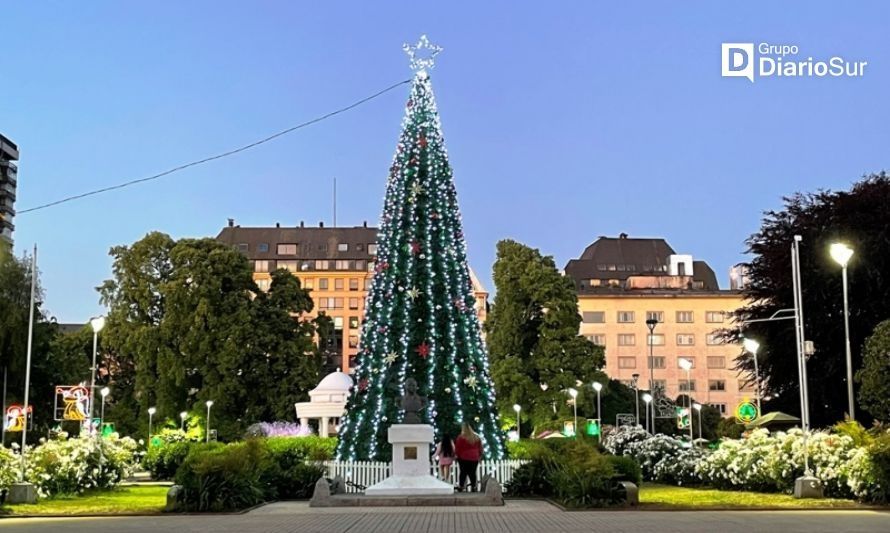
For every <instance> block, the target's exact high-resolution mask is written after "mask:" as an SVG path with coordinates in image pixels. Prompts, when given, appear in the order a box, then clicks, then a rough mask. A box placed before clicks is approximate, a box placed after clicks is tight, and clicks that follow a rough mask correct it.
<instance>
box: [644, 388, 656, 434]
mask: <svg viewBox="0 0 890 533" xmlns="http://www.w3.org/2000/svg"><path fill="white" fill-rule="evenodd" d="M643 401H644V402H646V431H648V432H649V433H651V434H653V435H654V434H655V431H654V429H655V428H652V430H650V429H649V404H650V403H651V402H652V395H651V394H649V393H648V392H647V393H645V394H643Z"/></svg>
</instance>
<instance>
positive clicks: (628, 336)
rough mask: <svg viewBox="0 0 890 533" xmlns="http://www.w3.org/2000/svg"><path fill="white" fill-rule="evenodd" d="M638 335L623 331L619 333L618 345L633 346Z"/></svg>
mask: <svg viewBox="0 0 890 533" xmlns="http://www.w3.org/2000/svg"><path fill="white" fill-rule="evenodd" d="M636 342H637V337H636V335H634V334H633V333H621V334H619V335H618V346H633V345H634V344H636Z"/></svg>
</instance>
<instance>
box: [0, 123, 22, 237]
mask: <svg viewBox="0 0 890 533" xmlns="http://www.w3.org/2000/svg"><path fill="white" fill-rule="evenodd" d="M18 159H19V148H18V146H16V145H15V143H13V142H12V141H10V140H9V139H7V138H6V137H4V136H3V135H0V246H3V247H5V248H7V249H9V250H12V232H13V230H14V229H15V225H14V224H13V223H12V220H13V217H15V209H14V208H13V204H14V203H15V192H16V184H17V182H18V167H16V165H15V163H14V161H18Z"/></svg>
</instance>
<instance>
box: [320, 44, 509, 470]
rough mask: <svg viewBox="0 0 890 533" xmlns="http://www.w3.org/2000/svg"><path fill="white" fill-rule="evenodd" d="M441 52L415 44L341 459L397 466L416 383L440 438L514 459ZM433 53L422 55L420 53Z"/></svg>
mask: <svg viewBox="0 0 890 533" xmlns="http://www.w3.org/2000/svg"><path fill="white" fill-rule="evenodd" d="M440 50H441V49H440V48H439V47H436V46H434V45H432V44H430V43H429V41H428V40H427V39H425V38H422V39H421V42H420V43H418V45H417V46H413V47H410V46H406V51H409V55H410V56H411V58H412V68H414V69H415V71H416V72H415V76H414V80H413V83H412V86H411V94H410V96H409V98H408V103H407V105H406V110H405V117H404V120H403V122H402V132H401V135H400V138H399V142H398V144H397V145H396V150H395V156H394V158H393V162H392V164H391V165H390V167H389V176H388V179H387V181H386V194H385V196H384V201H383V211H382V214H381V217H380V220H381V224H380V226H379V229H378V235H377V264H376V267H375V269H374V276H373V278H372V280H371V283H370V285H369V287H368V296H367V300H366V305H365V309H366V314H365V321H364V322H363V324H362V335H361V347H360V349H359V352H358V357H357V360H356V368H355V373H356V380H357V381H356V382H357V383H358V385H357V386H356V391H358V392H359V393H358V394H352V395H351V396H350V398H349V403H348V405H347V410H346V414H345V416H344V417H343V419H342V423H341V424H340V430H339V442H338V445H337V457H338V459H340V460H376V461H379V460H388V459H389V458H390V453H391V449H390V445H389V444H388V441H387V430H388V428H389V426H390V424H395V423H400V422H401V421H402V420H403V419H404V415H405V413H404V412H403V411H402V410H401V409H400V407H399V397H400V396H401V394H402V393H403V392H404V390H405V389H404V383H405V380H406V379H407V378H413V379H414V380H415V381H416V382H417V384H418V389H419V390H418V392H419V393H420V394H421V395H423V396H426V397H427V399H428V407H427V408H426V409H425V410H423V411H422V412H421V413H420V415H421V417H422V419H423V421H424V422H425V423H429V424H431V425H433V427H434V428H435V432H436V438H437V439H438V438H440V437H441V436H442V434H443V433H445V432H447V433H450V434H452V435H454V434H456V433H457V432H458V431H459V430H460V424H461V423H463V422H465V421H467V422H472V423H474V429H475V430H476V432H477V433H478V434H479V435H480V438H481V440H482V445H483V454H484V456H485V458H486V459H489V460H492V459H504V458H505V451H504V440H505V437H506V435H505V434H504V433H503V432H502V431H501V429H500V427H499V426H500V423H499V419H498V413H497V409H496V407H495V391H494V387H493V384H492V380H491V374H490V369H489V364H488V355H487V350H486V348H485V344H484V342H483V341H482V336H481V326H480V324H479V319H478V316H477V314H476V312H475V311H474V309H473V307H472V304H473V303H474V302H475V297H474V295H473V285H472V280H471V279H470V274H469V268H468V265H467V247H466V243H465V242H464V234H463V230H462V227H461V226H462V222H461V216H460V212H459V209H458V202H457V191H456V189H455V187H454V180H453V176H452V169H451V166H450V164H449V162H448V155H447V152H446V150H445V142H444V139H443V136H442V130H441V125H440V122H439V116H438V111H437V109H436V102H435V97H434V95H433V89H432V85H431V82H430V77H429V74H428V70H429V69H431V68H432V67H433V62H432V57H433V56H435V54H437V53H438V52H439V51H440ZM420 51H424V52H431V55H428V56H427V57H423V58H421V57H419V52H420Z"/></svg>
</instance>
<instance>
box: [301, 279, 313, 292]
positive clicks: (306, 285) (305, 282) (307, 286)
mask: <svg viewBox="0 0 890 533" xmlns="http://www.w3.org/2000/svg"><path fill="white" fill-rule="evenodd" d="M303 288H304V289H308V290H312V289H314V288H315V278H305V279H304V280H303Z"/></svg>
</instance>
